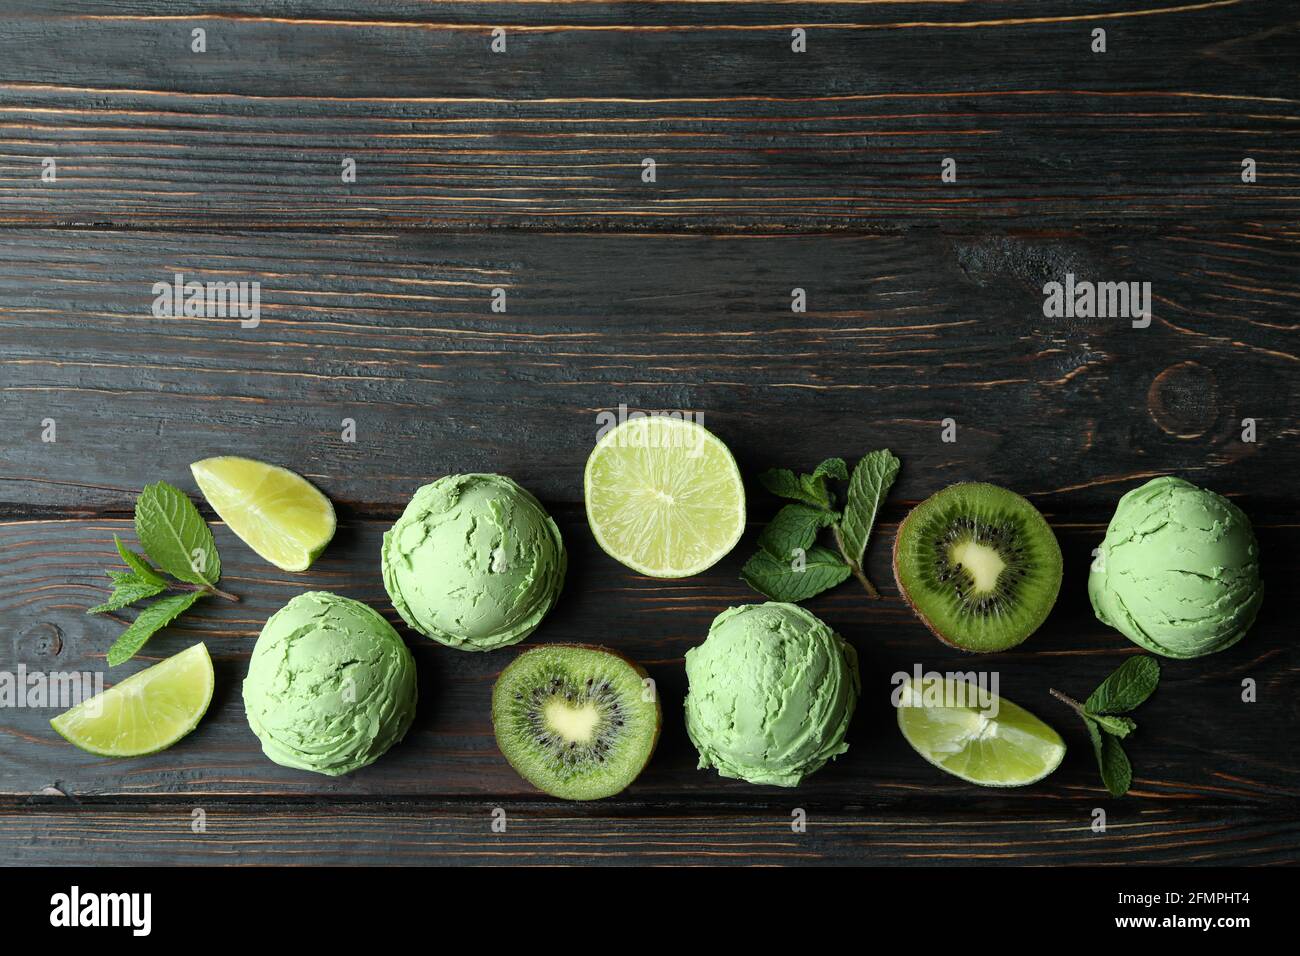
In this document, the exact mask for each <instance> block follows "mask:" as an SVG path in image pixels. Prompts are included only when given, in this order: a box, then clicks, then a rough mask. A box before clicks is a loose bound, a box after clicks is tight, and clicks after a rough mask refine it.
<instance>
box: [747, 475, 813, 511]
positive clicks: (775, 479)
mask: <svg viewBox="0 0 1300 956" xmlns="http://www.w3.org/2000/svg"><path fill="white" fill-rule="evenodd" d="M807 478H809V476H808V475H804V476H802V478H801V477H799V476H796V475H795V473H794V472H793V471H791V470H790V469H789V468H770V469H768V470H767V471H765V472H763V473H762V474H761V475H759V476H758V483H759V484H760V485H762V486H763V487H764V488H766V489H767V490H768V491H770V492H771V493H772V494H774V495H776V496H777V497H778V498H790V499H792V500H794V501H802V502H804V503H806V504H810V505H812V506H813V507H815V508H829V507H830V502H829V501H828V500H827V495H826V489H825V488H824V487H821V488H818V487H817V486H816V485H814V486H811V487H806V486H805V485H804V479H807Z"/></svg>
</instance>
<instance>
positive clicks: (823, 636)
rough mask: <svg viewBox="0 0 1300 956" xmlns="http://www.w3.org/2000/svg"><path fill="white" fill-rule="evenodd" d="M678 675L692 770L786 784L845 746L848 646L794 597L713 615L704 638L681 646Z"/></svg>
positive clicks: (850, 700)
mask: <svg viewBox="0 0 1300 956" xmlns="http://www.w3.org/2000/svg"><path fill="white" fill-rule="evenodd" d="M686 680H687V682H688V684H689V685H690V688H689V691H688V692H687V695H686V732H687V733H688V734H689V735H690V738H691V742H692V743H694V744H695V749H696V750H698V751H699V752H700V763H699V766H700V768H701V769H703V768H706V767H716V768H717V769H718V773H720V774H722V776H724V777H734V778H738V779H741V780H747V781H749V782H750V783H766V784H775V785H776V786H780V787H794V786H798V784H799V782H800V781H802V780H803V778H804V777H806V776H807V775H808V774H810V773H812V772H813V771H815V770H817V769H819V768H820V767H822V766H823V765H824V764H825V763H826V762H827V761H828V760H830V759H831V758H833V757H836V756H838V755H839V754H842V753H844V751H846V750H848V749H849V747H848V744H846V743H845V742H844V732H845V730H846V729H847V728H848V725H849V719H850V718H851V717H852V716H853V709H854V707H856V706H857V702H858V694H859V692H860V690H861V684H860V681H859V678H858V658H857V654H856V653H854V650H853V648H852V647H851V646H850V645H849V644H848V643H847V642H846V641H845V640H844V639H843V638H842V637H840V636H839V635H838V634H836V633H835V632H834V631H832V630H831V629H830V628H829V627H827V626H826V625H825V624H823V623H822V622H821V621H820V620H818V619H817V618H816V617H814V616H813V615H812V614H810V613H808V612H807V611H805V610H804V609H803V608H801V607H798V606H796V605H794V604H776V603H769V604H746V605H742V606H741V607H733V608H729V609H727V610H726V611H724V612H723V613H721V614H719V615H718V617H717V618H716V619H715V620H714V622H713V625H712V626H711V627H710V628H709V636H708V637H707V638H706V639H705V641H704V643H703V644H701V645H700V646H699V647H693V648H691V649H690V650H689V651H687V652H686Z"/></svg>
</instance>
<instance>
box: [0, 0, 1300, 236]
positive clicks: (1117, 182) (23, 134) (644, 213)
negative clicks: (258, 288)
mask: <svg viewBox="0 0 1300 956" xmlns="http://www.w3.org/2000/svg"><path fill="white" fill-rule="evenodd" d="M348 6H349V5H347V4H341V3H297V2H283V3H259V4H229V5H223V6H222V7H221V8H220V9H218V10H213V8H212V7H211V5H209V4H202V3H175V4H172V3H169V4H165V5H162V4H157V3H89V4H87V3H75V4H72V3H69V4H65V3H46V2H40V3H32V2H22V3H19V4H18V5H17V7H16V9H15V10H14V12H13V13H12V14H11V15H10V16H8V17H7V18H6V23H5V27H4V29H3V30H0V174H2V175H0V222H8V223H42V224H50V223H132V224H177V223H189V222H209V223H210V222H220V223H226V224H228V223H230V222H232V221H237V222H240V223H250V224H263V225H272V226H284V225H288V224H303V225H315V226H325V227H337V226H339V225H354V226H368V225H381V224H387V225H393V226H402V225H417V226H447V225H453V226H454V225H465V224H472V225H476V226H478V225H484V224H491V225H508V226H511V227H515V228H535V229H545V230H555V229H584V228H591V227H593V226H598V227H600V228H607V229H608V228H612V229H620V230H630V231H636V230H647V229H656V230H664V229H680V228H689V227H701V226H706V227H708V228H712V229H720V230H743V229H754V228H762V229H768V230H771V229H782V230H810V229H814V230H815V229H857V230H863V229H866V230H885V231H888V230H896V229H898V228H900V227H902V226H904V225H924V224H935V223H944V224H947V223H957V222H987V223H993V222H1007V221H1013V222H1014V221H1020V222H1023V221H1024V220H1025V217H1029V218H1030V219H1031V220H1032V221H1033V222H1034V223H1036V224H1038V225H1060V226H1069V225H1073V224H1075V223H1078V222H1107V223H1115V222H1124V223H1127V224H1129V225H1131V226H1132V227H1135V228H1136V227H1141V226H1144V225H1145V226H1150V225H1152V224H1155V225H1164V224H1170V223H1179V222H1183V221H1185V220H1187V219H1188V217H1193V218H1194V219H1195V221H1197V222H1199V223H1202V224H1208V223H1211V222H1219V221H1238V220H1240V219H1241V218H1242V217H1245V218H1250V219H1269V220H1274V221H1294V220H1295V218H1296V213H1297V210H1298V209H1300V203H1298V201H1297V200H1298V199H1300V193H1297V190H1296V182H1297V177H1298V176H1300V162H1297V157H1298V155H1300V151H1298V150H1297V146H1296V134H1297V120H1300V82H1297V77H1296V72H1295V70H1294V55H1295V49H1296V46H1297V42H1298V38H1300V29H1298V27H1297V18H1296V16H1295V11H1294V8H1293V7H1292V6H1291V5H1290V4H1289V3H1288V2H1287V0H1211V2H1203V3H1177V2H1159V0H1108V2H1105V3H1101V2H1097V3H1086V4H1081V3H1078V2H1074V0H1049V2H1044V0H1032V2H1031V0H1016V2H1007V3H988V2H977V0H970V2H959V3H938V4H936V3H919V2H918V3H905V2H904V3H893V2H891V3H878V2H868V0H863V2H848V3H829V4H804V3H725V4H724V3H654V4H633V5H623V4H600V3H584V2H565V3H538V4H532V3H513V2H511V3H409V2H408V3H382V4H373V5H368V6H367V12H366V13H364V14H361V15H358V14H356V13H349V12H348ZM496 26H501V27H504V28H505V29H506V30H507V31H508V34H507V36H508V45H507V52H506V53H503V54H493V53H492V52H490V50H489V47H488V44H489V41H490V33H491V30H492V29H493V27H496ZM196 27H199V28H202V29H204V30H206V31H207V32H208V52H206V53H202V54H199V53H192V52H190V50H189V43H190V31H191V30H192V29H194V28H196ZM794 27H803V28H806V29H807V30H808V31H809V39H808V44H809V45H808V52H807V53H804V54H795V53H792V52H791V50H790V31H791V29H793V28H794ZM1096 28H1101V29H1105V30H1106V31H1107V37H1108V47H1107V50H1108V52H1106V53H1105V54H1096V53H1093V52H1091V51H1090V48H1089V45H1090V43H1091V31H1092V30H1093V29H1096ZM47 157H49V158H53V159H55V161H56V162H57V163H58V165H59V169H60V170H61V172H60V176H59V179H58V181H57V183H43V182H42V181H41V179H40V172H41V162H42V160H43V159H44V158H47ZM345 157H347V158H352V159H354V160H356V162H357V166H358V177H357V180H356V182H355V183H346V184H345V183H344V182H342V179H341V162H342V160H343V159H344V158H345ZM647 157H649V158H653V159H655V161H656V163H657V164H658V174H657V181H656V182H655V183H653V184H647V183H644V182H643V181H642V179H641V164H642V161H643V160H644V159H645V158H647ZM944 157H952V158H954V159H955V160H956V161H957V163H958V179H957V181H956V182H955V183H943V182H941V181H940V177H939V173H940V162H941V160H942V159H943V158H944ZM1245 157H1251V158H1253V159H1255V161H1256V162H1257V163H1258V167H1259V178H1258V181H1257V182H1255V183H1253V184H1250V185H1246V184H1243V183H1242V181H1241V178H1240V173H1241V162H1242V160H1243V158H1245Z"/></svg>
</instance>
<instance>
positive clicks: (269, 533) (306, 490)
mask: <svg viewBox="0 0 1300 956" xmlns="http://www.w3.org/2000/svg"><path fill="white" fill-rule="evenodd" d="M190 471H191V473H192V474H193V475H194V481H195V482H196V483H197V484H198V486H199V490H200V491H201V492H203V497H204V498H206V499H207V501H208V504H210V505H211V506H212V510H213V511H215V512H216V513H217V514H218V515H219V516H220V517H221V520H222V521H224V522H225V523H226V525H227V527H229V528H230V530H231V531H233V532H234V533H235V535H237V536H238V537H239V539H240V540H241V541H243V542H244V543H245V544H246V545H248V546H249V547H250V548H252V549H253V551H254V552H256V553H257V555H258V556H259V557H260V558H262V559H263V560H265V561H269V562H270V563H271V564H273V565H275V566H276V567H277V568H279V569H280V570H282V571H293V572H298V571H306V570H307V569H308V568H310V567H311V565H312V562H313V561H315V560H316V558H317V557H319V556H320V554H321V552H322V551H324V550H325V547H326V545H328V544H329V543H330V541H331V539H333V537H334V531H335V530H336V528H337V525H338V521H337V517H336V516H335V513H334V505H333V504H332V503H331V502H330V500H329V498H327V497H325V495H324V494H323V493H322V492H321V491H320V489H319V488H317V487H316V486H315V485H313V484H312V483H311V482H309V481H308V480H307V479H306V478H304V477H302V476H301V475H299V474H297V473H296V472H293V471H290V470H289V469H287V468H281V467H280V466H278V465H271V464H268V463H266V462H262V461H257V460H255V459H252V458H239V457H236V456H234V455H225V456H220V457H217V458H205V459H203V460H202V461H196V462H194V464H192V465H190Z"/></svg>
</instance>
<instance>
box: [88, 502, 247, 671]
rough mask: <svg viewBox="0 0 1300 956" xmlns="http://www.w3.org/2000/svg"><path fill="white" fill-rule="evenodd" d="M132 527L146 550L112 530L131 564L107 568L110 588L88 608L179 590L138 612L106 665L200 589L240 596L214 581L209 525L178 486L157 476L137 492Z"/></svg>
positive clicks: (99, 609) (114, 606) (133, 648)
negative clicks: (105, 596)
mask: <svg viewBox="0 0 1300 956" xmlns="http://www.w3.org/2000/svg"><path fill="white" fill-rule="evenodd" d="M135 533H136V537H138V538H139V539H140V544H141V546H142V547H143V548H144V551H145V554H143V555H141V554H137V553H136V552H134V551H132V550H130V549H129V548H128V547H127V546H126V545H124V544H123V543H122V540H121V539H120V538H119V537H118V536H117V535H113V542H114V543H115V544H116V545H117V553H118V554H119V555H121V557H122V561H123V563H125V564H126V566H127V567H128V568H129V569H130V570H129V571H119V570H109V571H106V572H105V573H106V574H107V575H108V577H109V580H111V581H112V582H113V593H112V594H110V595H109V598H108V600H107V601H105V602H104V603H103V604H99V605H96V606H95V607H92V608H91V609H90V610H88V611H87V612H86V613H87V614H103V613H104V612H105V611H117V610H120V609H122V608H124V607H127V606H129V605H132V604H136V603H138V602H140V601H143V600H146V599H148V598H151V597H156V596H157V595H159V594H162V593H163V592H165V591H178V592H180V593H178V594H168V595H167V596H166V597H163V598H161V599H159V600H158V601H155V602H154V603H153V604H151V605H149V606H148V607H146V608H145V609H144V610H142V611H141V612H140V614H139V615H138V616H137V617H136V619H135V621H133V622H132V623H131V625H130V626H129V627H128V628H127V629H126V630H125V631H123V632H122V634H121V635H120V636H119V637H118V639H117V642H116V643H114V644H113V646H112V647H111V648H110V649H109V651H108V664H109V666H110V667H112V666H115V665H117V664H121V663H122V662H123V661H128V660H130V659H131V658H132V657H134V656H135V654H136V652H137V651H139V650H140V648H142V647H143V646H144V645H145V642H146V641H148V640H149V638H150V637H152V636H153V635H154V634H155V633H157V632H158V631H160V630H162V629H163V628H164V627H166V626H167V625H168V624H170V623H171V622H172V621H174V620H176V618H177V617H179V616H180V615H181V614H182V613H184V612H185V611H186V610H188V609H189V608H190V606H191V605H193V604H194V602H195V601H197V600H198V599H199V598H201V597H203V596H204V595H207V594H215V595H217V596H219V597H223V598H225V599H226V600H228V601H237V600H239V599H238V598H237V597H235V596H234V595H232V594H227V593H226V592H225V591H222V590H220V589H219V588H218V587H217V586H216V584H217V581H218V580H220V578H221V558H220V556H219V555H218V554H217V545H216V542H215V541H214V540H213V538H212V531H211V530H210V529H209V528H208V526H207V523H206V522H205V521H204V520H203V516H202V515H200V514H199V511H198V509H197V508H195V507H194V503H193V502H192V501H190V499H189V498H188V497H187V496H186V495H185V493H184V492H182V491H181V490H180V489H179V488H173V487H172V486H171V485H169V484H167V483H165V482H161V481H160V482H158V483H157V484H153V485H149V486H148V487H147V488H145V489H144V491H142V492H141V493H140V497H139V498H137V499H136V502H135ZM146 555H147V556H148V557H146ZM150 561H152V562H153V565H151V564H150V563H149V562H150ZM154 565H157V567H156V568H155V567H154ZM159 569H161V571H160V570H159ZM162 572H166V574H169V575H171V578H172V579H174V580H172V579H169V578H168V577H166V576H165V575H164V574H163V573H162Z"/></svg>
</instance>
